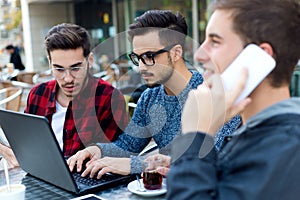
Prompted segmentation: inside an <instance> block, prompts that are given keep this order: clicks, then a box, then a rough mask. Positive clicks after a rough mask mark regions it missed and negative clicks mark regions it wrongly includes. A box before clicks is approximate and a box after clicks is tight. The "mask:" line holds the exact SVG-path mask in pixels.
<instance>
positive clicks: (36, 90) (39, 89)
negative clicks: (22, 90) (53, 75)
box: [30, 80, 56, 95]
mask: <svg viewBox="0 0 300 200" xmlns="http://www.w3.org/2000/svg"><path fill="white" fill-rule="evenodd" d="M55 87H56V81H55V80H51V81H48V82H44V83H40V84H37V85H35V86H34V87H33V88H32V89H31V90H30V93H33V94H36V95H43V94H44V93H46V92H49V93H51V92H52V91H53V90H54V89H55Z"/></svg>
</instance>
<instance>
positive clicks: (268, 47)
mask: <svg viewBox="0 0 300 200" xmlns="http://www.w3.org/2000/svg"><path fill="white" fill-rule="evenodd" d="M259 47H260V48H262V49H263V50H264V51H265V52H267V53H268V54H269V55H270V56H272V57H273V56H274V51H273V48H272V46H271V45H270V44H269V43H266V42H265V43H261V44H260V45H259Z"/></svg>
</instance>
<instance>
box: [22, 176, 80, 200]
mask: <svg viewBox="0 0 300 200" xmlns="http://www.w3.org/2000/svg"><path fill="white" fill-rule="evenodd" d="M22 183H23V184H24V185H25V186H26V192H25V199H26V200H45V199H51V200H68V199H71V198H74V197H76V196H75V195H73V194H72V193H69V192H66V191H65V190H62V189H60V188H58V187H55V186H53V185H51V184H48V183H45V182H43V181H41V180H37V179H36V178H34V177H32V176H29V175H27V176H25V178H23V180H22Z"/></svg>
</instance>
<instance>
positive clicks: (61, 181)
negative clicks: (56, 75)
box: [0, 110, 135, 194]
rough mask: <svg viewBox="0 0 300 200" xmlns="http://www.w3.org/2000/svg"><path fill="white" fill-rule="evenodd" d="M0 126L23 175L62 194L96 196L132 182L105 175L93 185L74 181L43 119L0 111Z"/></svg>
mask: <svg viewBox="0 0 300 200" xmlns="http://www.w3.org/2000/svg"><path fill="white" fill-rule="evenodd" d="M0 126H1V128H2V129H3V131H4V134H5V136H6V138H7V140H8V142H9V144H10V146H11V148H12V150H13V152H14V154H15V155H16V158H17V160H18V162H19V164H20V166H21V168H22V169H23V170H24V171H25V172H27V173H29V174H30V175H31V176H34V177H36V178H39V179H41V180H44V181H46V182H48V183H51V184H53V185H55V186H58V187H60V188H63V189H65V190H68V191H71V192H73V193H76V194H85V193H92V192H99V191H101V190H103V189H107V188H111V187H115V186H117V185H120V184H125V183H129V182H130V181H132V180H134V179H135V176H130V175H128V176H121V175H116V174H107V175H104V177H103V178H101V179H99V181H97V184H96V185H89V184H84V183H82V181H80V182H78V181H77V180H75V178H74V174H73V173H71V172H70V171H69V167H68V165H67V163H66V160H65V158H64V156H63V154H62V152H61V150H60V148H59V145H58V142H57V140H56V137H55V135H54V132H53V130H52V128H51V126H50V124H49V122H48V120H47V119H46V118H45V117H42V116H37V115H32V114H26V113H20V112H14V111H8V110H0ZM77 177H78V174H77ZM80 178H82V177H80ZM85 181H90V180H89V178H86V179H85ZM93 184H95V183H93Z"/></svg>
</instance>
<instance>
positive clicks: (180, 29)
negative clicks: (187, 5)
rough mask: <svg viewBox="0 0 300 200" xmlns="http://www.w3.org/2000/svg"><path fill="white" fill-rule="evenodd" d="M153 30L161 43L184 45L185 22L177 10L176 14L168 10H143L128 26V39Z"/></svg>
mask: <svg viewBox="0 0 300 200" xmlns="http://www.w3.org/2000/svg"><path fill="white" fill-rule="evenodd" d="M153 31H158V33H159V38H160V43H161V44H162V45H165V46H168V45H172V44H180V45H181V46H182V47H184V43H185V37H186V35H187V24H186V21H185V18H184V17H183V16H182V15H181V14H180V13H179V12H177V14H174V13H172V12H171V11H169V10H149V11H147V12H145V13H144V14H143V15H141V16H139V17H137V18H135V23H133V24H131V25H130V26H129V31H128V35H129V40H130V41H131V42H132V40H133V38H134V36H136V35H144V34H146V33H149V32H153Z"/></svg>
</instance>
